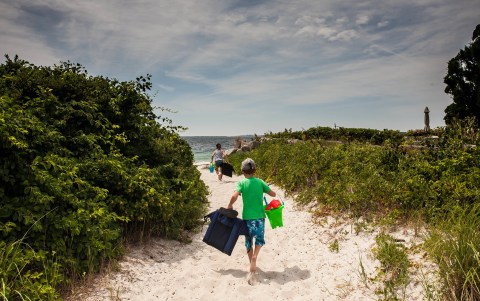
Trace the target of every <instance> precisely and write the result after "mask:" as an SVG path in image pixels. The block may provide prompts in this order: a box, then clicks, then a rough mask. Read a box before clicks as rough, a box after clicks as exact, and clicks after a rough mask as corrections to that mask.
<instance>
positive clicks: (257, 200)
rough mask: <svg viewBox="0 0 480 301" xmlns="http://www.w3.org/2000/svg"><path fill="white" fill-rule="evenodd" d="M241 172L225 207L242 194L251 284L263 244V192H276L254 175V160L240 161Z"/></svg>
mask: <svg viewBox="0 0 480 301" xmlns="http://www.w3.org/2000/svg"><path fill="white" fill-rule="evenodd" d="M241 169H242V173H243V175H244V176H245V179H243V180H241V181H239V182H238V183H237V186H236V188H235V192H234V193H233V195H232V197H231V199H230V203H229V204H228V206H227V209H233V203H235V201H237V199H238V196H239V195H241V196H242V200H243V212H242V219H243V220H245V223H246V225H247V228H248V235H246V236H245V247H246V248H247V255H248V259H249V261H250V266H249V274H248V278H247V279H248V283H249V284H250V285H253V284H254V282H255V278H254V276H255V272H256V270H257V258H258V253H260V249H261V248H262V246H263V245H264V244H265V238H264V237H265V210H264V208H263V194H264V193H266V194H268V195H269V196H272V197H275V196H276V193H275V192H274V191H273V190H271V189H270V187H268V185H267V183H265V182H264V181H263V180H261V179H259V178H256V177H254V176H253V175H254V173H255V171H256V169H257V168H256V165H255V162H254V161H253V160H252V159H250V158H247V159H245V160H244V161H243V162H242V168H241ZM253 238H255V247H253Z"/></svg>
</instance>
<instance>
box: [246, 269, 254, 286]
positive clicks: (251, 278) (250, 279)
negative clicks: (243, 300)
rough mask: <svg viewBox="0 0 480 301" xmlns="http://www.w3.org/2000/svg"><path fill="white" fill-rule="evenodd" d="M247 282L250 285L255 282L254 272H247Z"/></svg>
mask: <svg viewBox="0 0 480 301" xmlns="http://www.w3.org/2000/svg"><path fill="white" fill-rule="evenodd" d="M247 282H248V284H250V285H255V282H256V279H255V273H253V272H250V273H248V275H247Z"/></svg>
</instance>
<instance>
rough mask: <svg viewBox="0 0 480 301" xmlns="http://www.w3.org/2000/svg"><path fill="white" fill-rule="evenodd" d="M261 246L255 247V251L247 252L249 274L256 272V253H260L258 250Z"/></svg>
mask: <svg viewBox="0 0 480 301" xmlns="http://www.w3.org/2000/svg"><path fill="white" fill-rule="evenodd" d="M261 248H262V246H258V245H255V250H253V251H252V249H253V248H252V249H251V250H250V252H248V259H250V272H252V273H255V272H256V271H257V258H258V253H260V249H261Z"/></svg>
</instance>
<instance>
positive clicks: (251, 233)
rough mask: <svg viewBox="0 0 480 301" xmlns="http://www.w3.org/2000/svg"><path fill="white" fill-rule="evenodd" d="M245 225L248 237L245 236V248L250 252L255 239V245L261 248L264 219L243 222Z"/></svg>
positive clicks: (263, 240)
mask: <svg viewBox="0 0 480 301" xmlns="http://www.w3.org/2000/svg"><path fill="white" fill-rule="evenodd" d="M245 222H246V224H247V229H248V235H245V247H246V248H247V252H248V251H250V249H251V248H252V245H253V238H255V245H257V246H263V245H264V244H265V219H264V218H261V219H251V220H246V221H245Z"/></svg>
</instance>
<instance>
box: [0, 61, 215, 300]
mask: <svg viewBox="0 0 480 301" xmlns="http://www.w3.org/2000/svg"><path fill="white" fill-rule="evenodd" d="M150 87H151V83H150V81H149V76H147V77H139V78H137V79H136V80H135V81H130V82H119V81H117V80H114V79H108V78H104V77H101V76H96V77H92V76H88V74H87V72H86V71H85V70H84V69H83V67H81V66H80V65H78V64H77V65H74V64H71V63H62V64H61V65H59V66H53V67H37V66H34V65H32V64H29V63H28V62H25V61H22V60H19V59H18V58H17V57H16V58H15V59H14V60H11V59H10V58H9V57H8V56H7V59H6V62H5V63H4V64H2V65H0V154H1V155H0V199H1V200H2V202H1V203H0V237H1V239H0V253H1V254H2V256H3V257H2V258H0V260H1V262H0V264H6V265H8V266H6V267H7V268H5V269H3V270H2V271H1V272H0V275H1V280H2V284H3V286H2V292H3V296H2V297H3V298H4V299H12V300H15V299H18V298H21V299H32V300H55V299H57V298H59V291H60V290H61V288H62V287H64V286H67V285H68V284H69V283H70V281H71V279H74V278H78V277H82V276H83V275H85V273H91V272H95V271H97V270H99V269H100V268H101V267H102V265H103V264H104V263H105V262H107V261H108V260H111V259H115V258H117V257H118V256H119V255H120V254H121V252H122V245H121V244H122V241H123V240H124V239H125V238H127V237H136V238H142V237H144V236H147V235H165V236H168V237H173V238H183V233H184V231H185V230H190V229H193V228H194V227H195V226H196V225H197V224H198V222H199V219H200V218H201V217H202V216H203V215H204V213H205V211H206V204H207V199H206V195H207V194H208V191H207V188H206V186H205V184H204V183H203V182H202V181H201V180H200V173H199V172H198V170H197V169H196V168H195V167H194V166H193V164H192V163H193V154H192V151H191V149H190V147H189V145H188V143H187V142H186V141H184V140H183V139H181V138H180V136H179V135H178V133H177V131H178V130H180V129H182V128H181V127H176V126H173V125H172V122H171V120H169V119H168V118H162V117H160V116H156V114H154V112H153V108H152V106H151V99H150V98H149V96H148V95H147V94H146V92H147V91H148V90H149V88H150ZM158 119H161V120H162V122H163V124H160V123H159V122H158V121H157V120H158ZM19 237H23V239H21V240H20V241H19V240H18V238H19ZM9 262H13V263H14V265H11V264H9ZM13 266H15V267H16V268H15V269H14V268H11V267H13ZM17 267H21V269H18V268H17ZM47 284H48V285H47ZM39 285H43V286H42V287H43V288H45V290H46V291H45V292H44V293H42V290H41V289H39ZM35 291H38V292H39V294H34V293H33V292H35Z"/></svg>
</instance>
